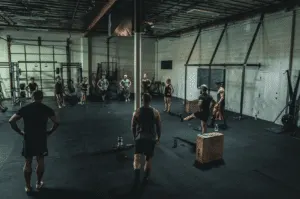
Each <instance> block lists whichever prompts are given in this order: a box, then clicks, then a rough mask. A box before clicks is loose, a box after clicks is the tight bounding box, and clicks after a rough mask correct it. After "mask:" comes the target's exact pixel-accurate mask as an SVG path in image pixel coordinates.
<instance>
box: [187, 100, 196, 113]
mask: <svg viewBox="0 0 300 199" xmlns="http://www.w3.org/2000/svg"><path fill="white" fill-rule="evenodd" d="M198 103H199V100H193V101H186V105H185V112H186V113H195V112H196V111H199V105H198Z"/></svg>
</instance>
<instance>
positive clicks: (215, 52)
mask: <svg viewBox="0 0 300 199" xmlns="http://www.w3.org/2000/svg"><path fill="white" fill-rule="evenodd" d="M226 29H227V23H226V24H225V26H224V28H223V30H222V33H221V35H220V37H219V40H218V43H217V45H216V48H215V50H214V52H213V54H212V56H211V58H210V61H209V65H208V67H209V70H208V84H207V87H208V94H210V90H211V65H212V63H213V62H214V59H215V57H216V54H217V52H218V50H219V46H220V44H221V41H222V39H223V36H224V33H225V31H226Z"/></svg>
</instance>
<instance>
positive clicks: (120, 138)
mask: <svg viewBox="0 0 300 199" xmlns="http://www.w3.org/2000/svg"><path fill="white" fill-rule="evenodd" d="M122 146H123V137H122V136H119V137H118V147H122Z"/></svg>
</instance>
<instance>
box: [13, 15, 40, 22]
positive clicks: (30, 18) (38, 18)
mask: <svg viewBox="0 0 300 199" xmlns="http://www.w3.org/2000/svg"><path fill="white" fill-rule="evenodd" d="M16 18H17V19H24V20H35V21H45V20H46V19H45V18H42V17H34V16H17V17H16Z"/></svg>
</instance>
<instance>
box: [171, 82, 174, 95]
mask: <svg viewBox="0 0 300 199" xmlns="http://www.w3.org/2000/svg"><path fill="white" fill-rule="evenodd" d="M170 86H171V93H172V94H173V93H174V88H173V85H172V84H170Z"/></svg>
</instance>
